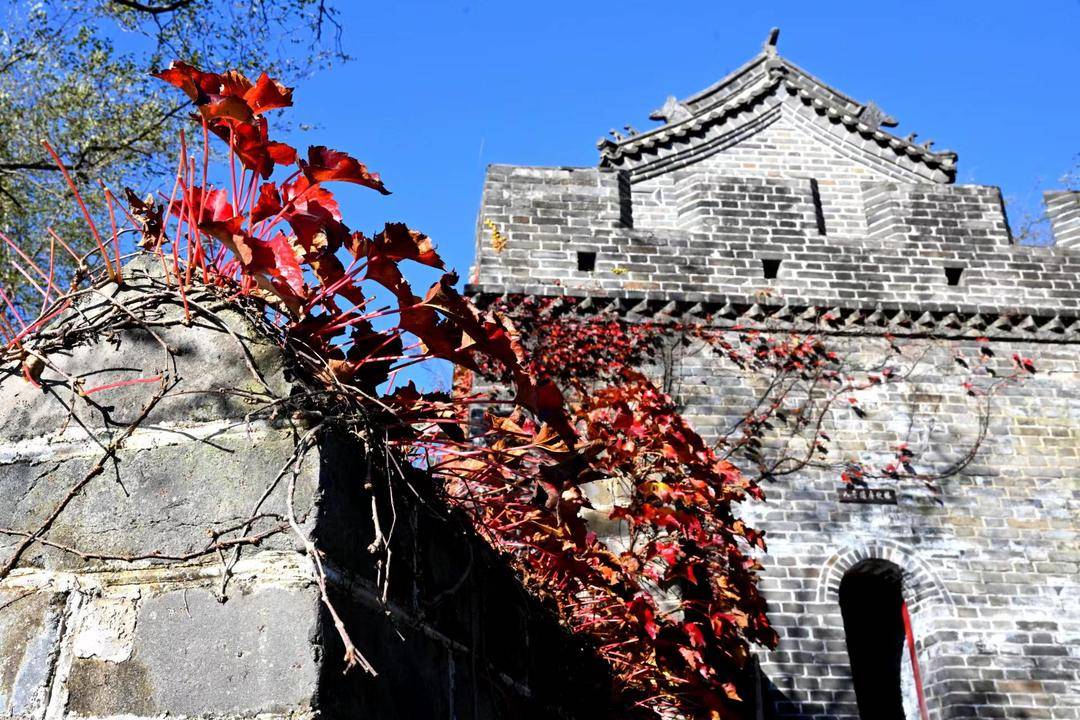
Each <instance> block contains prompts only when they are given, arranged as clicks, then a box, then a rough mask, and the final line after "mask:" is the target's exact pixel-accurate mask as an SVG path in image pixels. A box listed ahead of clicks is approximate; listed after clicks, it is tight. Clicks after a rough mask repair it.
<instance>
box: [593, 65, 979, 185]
mask: <svg viewBox="0 0 1080 720" xmlns="http://www.w3.org/2000/svg"><path fill="white" fill-rule="evenodd" d="M759 66H763V67H764V71H763V72H761V73H760V74H758V75H757V76H756V77H754V76H753V75H751V73H752V71H753V70H755V69H756V68H757V67H759ZM748 75H749V80H748V81H745V80H744V78H746V77H747V76H748ZM740 81H742V82H740ZM780 84H783V85H784V86H785V89H786V90H787V91H788V92H789V93H790V94H792V95H797V96H798V97H799V98H800V99H801V100H802V101H803V102H804V103H806V104H809V105H812V106H813V107H814V109H815V110H816V111H817V112H818V114H819V115H824V116H826V117H827V118H828V119H829V120H830V121H832V122H839V123H842V124H843V125H844V126H845V127H846V128H847V129H848V130H849V131H851V132H852V133H857V134H859V135H860V136H862V137H863V138H865V139H870V140H873V141H874V142H876V143H877V144H878V145H879V146H880V147H882V148H889V149H890V150H892V152H894V153H896V154H897V155H900V156H906V157H908V158H910V159H911V160H913V161H915V162H919V163H922V164H924V165H927V166H929V167H932V168H940V169H941V170H942V171H943V172H945V173H946V174H947V175H948V176H949V178H950V181H951V179H952V178H953V177H954V176H955V172H956V162H957V159H958V158H957V154H956V153H955V152H952V151H949V150H942V151H934V150H932V149H931V147H930V146H931V144H932V143H927V144H925V145H918V144H916V143H915V142H914V138H915V134H914V133H913V134H911V135H910V136H908V137H907V138H901V137H899V136H897V135H893V134H892V133H889V132H886V131H885V130H883V129H882V126H883V125H889V124H891V123H890V122H889V121H890V120H891V119H890V118H888V117H887V116H885V115H884V113H882V112H881V111H880V109H879V108H877V106H876V105H874V104H873V103H872V102H871V103H867V104H862V103H859V102H857V101H855V100H854V99H852V98H850V97H849V96H847V95H845V94H844V93H842V92H840V91H839V90H836V89H835V88H833V87H831V86H829V85H826V84H825V83H823V82H822V81H821V80H820V79H818V78H817V77H815V76H814V75H812V74H810V73H809V72H807V71H805V70H803V69H802V68H800V67H799V66H798V65H796V64H795V63H792V62H790V61H789V60H787V59H785V58H782V57H780V56H779V55H777V54H776V53H775V52H769V51H765V52H762V53H759V54H758V55H757V56H755V57H754V58H753V59H752V60H750V61H749V62H748V63H745V64H744V65H743V66H742V67H740V68H739V69H738V70H736V71H735V72H733V73H730V74H729V75H728V76H726V77H725V78H724V79H723V80H721V81H720V82H719V83H715V84H714V85H712V86H710V87H709V88H706V89H705V90H703V91H701V92H700V93H697V94H696V95H692V96H690V98H688V99H687V100H686V101H683V102H681V103H678V102H676V101H675V100H674V98H671V99H669V101H668V106H665V107H666V108H667V107H670V106H674V107H675V108H676V109H677V111H678V112H677V114H669V115H667V122H665V123H664V124H662V125H659V126H658V127H655V128H653V129H651V130H647V131H645V132H642V133H632V134H630V135H628V136H625V137H624V136H622V135H619V134H617V133H613V135H614V139H609V138H601V139H600V141H599V142H598V143H597V147H598V148H599V150H600V165H601V166H607V165H610V164H612V162H613V161H616V160H618V159H620V158H622V157H623V156H625V155H634V154H636V153H637V152H639V151H640V150H642V149H648V148H652V147H655V146H656V145H658V144H663V143H667V142H669V141H671V140H674V139H677V138H683V137H685V136H687V135H689V134H691V133H694V132H697V131H699V130H701V129H702V128H704V127H705V126H707V125H712V124H713V123H716V122H722V121H723V120H725V119H726V118H727V117H728V116H730V115H734V114H737V113H738V112H739V111H741V110H742V109H745V108H746V107H747V106H749V105H750V104H752V103H753V102H755V101H756V100H757V99H758V98H760V97H762V96H763V95H765V94H767V93H769V92H771V91H773V90H774V89H775V88H776V87H777V86H778V85H780ZM725 89H726V90H727V92H726V93H724V94H722V95H720V96H717V93H722V92H723V91H724V90H725ZM706 98H714V101H713V102H711V103H706V102H705V100H706ZM867 111H872V112H873V113H875V114H876V117H866V113H867ZM662 114H663V113H662V111H657V113H654V116H658V115H662Z"/></svg>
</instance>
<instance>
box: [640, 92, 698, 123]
mask: <svg viewBox="0 0 1080 720" xmlns="http://www.w3.org/2000/svg"><path fill="white" fill-rule="evenodd" d="M691 116H693V113H692V112H690V109H689V108H687V107H686V106H685V105H683V104H682V103H681V102H679V101H678V100H676V99H675V96H674V95H668V99H667V100H665V101H664V105H663V107H659V108H657V109H656V110H653V111H652V112H651V113H649V119H650V120H662V121H664V122H666V123H677V122H680V121H682V120H685V119H687V118H688V117H691Z"/></svg>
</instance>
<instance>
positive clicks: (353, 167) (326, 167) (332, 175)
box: [300, 145, 390, 195]
mask: <svg viewBox="0 0 1080 720" xmlns="http://www.w3.org/2000/svg"><path fill="white" fill-rule="evenodd" d="M300 169H301V170H302V171H303V173H304V176H305V177H307V179H308V180H310V181H311V182H313V183H314V182H319V183H321V182H329V181H331V180H339V181H341V182H351V183H356V184H357V185H363V186H364V187H369V188H372V189H374V190H378V191H379V192H381V193H382V194H383V195H389V194H390V191H389V190H387V189H386V187H385V186H384V185H383V183H382V180H381V179H379V175H378V174H377V173H372V172H368V169H367V167H366V166H365V165H364V164H363V163H362V162H360V161H359V160H357V159H355V158H353V157H350V156H349V155H348V154H347V153H343V152H340V151H338V150H331V149H329V148H327V147H326V146H325V145H312V146H311V147H309V148H308V159H307V162H304V161H303V160H301V161H300Z"/></svg>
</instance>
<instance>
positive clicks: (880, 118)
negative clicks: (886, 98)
mask: <svg viewBox="0 0 1080 720" xmlns="http://www.w3.org/2000/svg"><path fill="white" fill-rule="evenodd" d="M859 120H860V121H861V122H862V123H863V124H865V125H866V126H867V127H869V128H870V129H871V130H877V129H878V128H882V127H896V125H897V120H896V118H894V117H892V116H891V115H887V114H885V111H884V110H882V109H881V108H880V107H879V106H878V104H877V103H876V102H874V101H873V100H870V101H869V102H867V103H866V105H865V106H864V107H863V109H862V110H860V111H859Z"/></svg>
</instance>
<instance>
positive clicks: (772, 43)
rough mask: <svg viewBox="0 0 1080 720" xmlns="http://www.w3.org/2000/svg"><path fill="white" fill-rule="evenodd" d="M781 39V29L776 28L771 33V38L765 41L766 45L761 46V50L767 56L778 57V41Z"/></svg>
mask: <svg viewBox="0 0 1080 720" xmlns="http://www.w3.org/2000/svg"><path fill="white" fill-rule="evenodd" d="M779 39H780V28H778V27H774V28H773V29H772V30H770V31H769V37H768V39H767V40H765V44H764V45H762V46H761V49H762V50H764V51H765V54H766V55H776V41H777V40H779Z"/></svg>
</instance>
